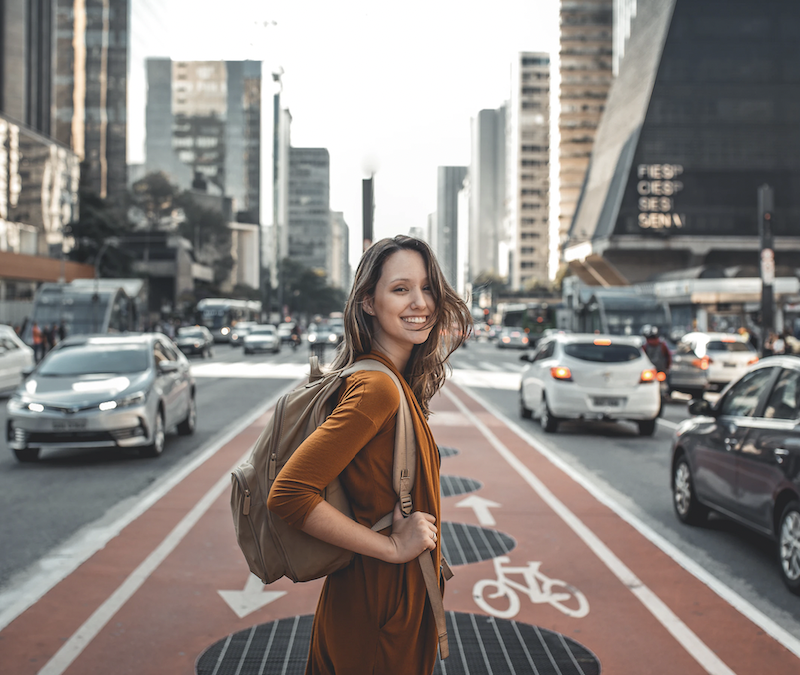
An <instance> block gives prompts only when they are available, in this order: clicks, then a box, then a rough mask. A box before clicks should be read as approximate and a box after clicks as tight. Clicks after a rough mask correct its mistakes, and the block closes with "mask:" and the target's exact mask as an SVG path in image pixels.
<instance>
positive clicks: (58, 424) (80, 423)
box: [53, 420, 86, 431]
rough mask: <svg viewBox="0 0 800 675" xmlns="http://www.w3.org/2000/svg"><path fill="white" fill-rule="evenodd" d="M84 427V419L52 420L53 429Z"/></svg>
mask: <svg viewBox="0 0 800 675" xmlns="http://www.w3.org/2000/svg"><path fill="white" fill-rule="evenodd" d="M85 428H86V420H53V431H80V430H81V429H85Z"/></svg>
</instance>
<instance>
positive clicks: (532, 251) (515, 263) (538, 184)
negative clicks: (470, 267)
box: [506, 52, 550, 290]
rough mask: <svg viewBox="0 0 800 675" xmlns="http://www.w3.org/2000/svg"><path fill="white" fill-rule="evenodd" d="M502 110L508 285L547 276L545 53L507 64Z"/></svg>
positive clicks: (518, 285)
mask: <svg viewBox="0 0 800 675" xmlns="http://www.w3.org/2000/svg"><path fill="white" fill-rule="evenodd" d="M511 72H512V75H511V100H510V102H509V104H508V115H507V132H506V134H507V135H506V142H507V154H506V166H507V172H506V190H507V192H506V223H507V225H506V227H507V240H508V242H509V244H510V246H509V248H510V250H511V269H510V270H509V272H510V274H509V276H510V279H509V281H510V285H511V288H512V289H514V290H524V289H526V288H528V287H530V286H531V285H533V284H536V283H540V284H546V283H547V282H548V280H549V266H548V263H549V256H550V253H549V250H550V231H549V229H550V56H549V55H548V54H546V53H540V52H521V53H520V54H518V56H517V58H516V60H515V61H514V63H513V64H512V69H511Z"/></svg>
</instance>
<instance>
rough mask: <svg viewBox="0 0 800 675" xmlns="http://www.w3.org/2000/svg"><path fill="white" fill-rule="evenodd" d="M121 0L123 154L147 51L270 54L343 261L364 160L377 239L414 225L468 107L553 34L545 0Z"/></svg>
mask: <svg viewBox="0 0 800 675" xmlns="http://www.w3.org/2000/svg"><path fill="white" fill-rule="evenodd" d="M131 2H132V13H133V17H132V25H131V31H132V43H131V77H130V83H129V107H130V110H129V160H128V161H130V162H134V163H135V162H142V161H143V160H144V107H145V97H146V91H145V90H146V83H145V76H144V59H145V58H146V57H148V56H168V57H171V58H173V59H185V60H216V59H227V60H237V59H247V58H250V59H256V60H261V61H264V62H265V64H266V66H267V68H268V69H274V68H275V67H277V66H280V67H282V68H283V70H284V76H283V101H284V103H285V105H286V106H287V107H288V108H289V109H290V111H291V114H292V129H291V135H292V145H294V146H296V147H326V148H328V150H329V151H330V156H331V209H333V210H335V211H344V215H345V220H346V221H347V223H348V225H349V226H350V239H351V260H352V261H353V263H355V262H356V261H357V259H358V255H359V253H360V241H361V180H362V178H364V177H366V176H367V175H368V171H369V169H370V168H372V169H374V170H375V203H376V208H375V236H376V238H381V237H385V236H391V235H394V234H399V233H402V234H407V233H408V230H409V228H410V227H425V225H426V222H427V215H428V214H429V213H431V212H433V211H435V210H436V167H437V166H440V165H467V164H469V160H470V141H469V129H470V118H471V117H474V116H475V115H476V114H477V112H478V111H479V110H481V109H483V108H496V107H499V106H500V105H502V104H503V102H504V101H505V100H506V99H507V98H508V96H509V88H510V81H509V74H510V64H511V60H512V57H513V55H514V53H516V52H519V51H546V52H551V53H552V52H554V51H555V50H556V49H557V44H558V0H491V1H488V2H487V1H480V2H479V1H477V0H426V1H424V0H405V1H404V2H402V3H389V2H381V1H380V0H377V1H376V0H273V1H271V2H270V1H266V0H131ZM272 22H274V23H272ZM265 24H269V25H266V26H265Z"/></svg>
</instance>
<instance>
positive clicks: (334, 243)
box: [329, 211, 350, 291]
mask: <svg viewBox="0 0 800 675" xmlns="http://www.w3.org/2000/svg"><path fill="white" fill-rule="evenodd" d="M330 270H331V273H330V279H329V284H330V285H331V286H334V287H336V288H342V289H344V290H346V291H347V290H349V289H350V228H349V227H348V226H347V223H346V222H345V219H344V213H342V212H341V211H332V212H331V262H330Z"/></svg>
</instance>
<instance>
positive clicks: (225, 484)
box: [39, 449, 249, 675]
mask: <svg viewBox="0 0 800 675" xmlns="http://www.w3.org/2000/svg"><path fill="white" fill-rule="evenodd" d="M248 454H249V449H248V452H247V453H245V454H244V455H243V456H242V461H243V459H244V458H245V457H246V456H247V455H248ZM230 484H231V478H230V476H229V475H227V474H226V475H224V476H222V477H221V478H220V479H219V480H218V481H217V482H216V483H215V484H214V486H213V487H212V488H211V489H210V490H209V491H208V492H206V493H205V495H203V497H202V498H201V499H200V501H198V502H197V504H195V505H194V506H193V507H192V509H191V511H189V513H187V514H186V515H185V516H184V517H183V519H182V520H181V522H180V523H178V524H177V525H176V526H175V527H174V528H173V530H172V532H170V533H169V534H168V535H167V536H166V538H165V539H164V541H162V542H161V543H160V544H159V545H158V546H157V547H156V548H155V549H154V550H153V551H152V553H150V555H148V556H147V558H145V559H144V561H142V563H141V564H140V565H139V566H138V567H137V568H136V569H135V570H133V572H131V573H130V575H129V576H128V578H127V579H125V581H123V582H122V584H121V585H120V586H119V588H117V590H116V591H114V592H113V593H112V594H111V595H110V596H109V597H108V599H107V600H106V601H105V602H104V603H103V604H102V605H100V606H99V607H98V608H97V609H96V610H95V611H94V612H93V613H92V615H91V616H90V617H89V618H88V619H87V620H86V621H85V622H84V623H83V625H82V626H81V627H80V628H79V629H78V630H77V631H75V633H73V634H72V636H71V637H70V638H69V640H67V641H66V642H65V643H64V644H63V645H62V646H61V649H59V650H58V651H57V652H56V653H55V654H54V655H53V657H52V658H51V659H50V660H49V661H48V662H47V663H46V664H45V666H44V667H43V668H42V669H41V670H40V671H39V675H62V673H63V672H64V671H65V670H66V669H67V668H69V667H70V665H72V663H73V661H75V659H77V658H78V657H79V656H80V654H81V652H83V650H84V649H86V647H88V646H89V644H90V643H91V641H92V640H94V638H96V637H97V635H98V634H99V633H100V631H101V630H103V628H105V626H106V624H108V622H109V621H111V619H112V618H113V617H114V615H115V614H116V613H117V612H118V611H119V610H120V609H122V607H123V606H124V605H125V603H126V602H128V600H130V599H131V598H132V597H133V595H134V594H135V593H136V591H138V590H139V589H140V588H141V587H142V585H143V584H144V582H145V581H147V580H148V579H149V578H150V575H151V574H153V572H155V571H156V570H157V569H158V566H159V565H160V564H161V563H162V562H164V560H165V559H166V558H167V556H168V555H169V554H170V553H172V552H173V551H174V550H175V548H176V547H177V546H178V544H180V543H181V541H183V538H184V537H185V536H186V535H187V534H189V532H190V531H191V529H192V528H193V527H194V526H195V525H196V524H197V522H198V521H199V520H200V518H202V517H203V516H204V515H205V513H206V511H208V509H209V508H211V505H212V504H213V503H214V502H215V501H216V500H217V498H218V497H219V496H220V495H221V494H222V493H223V492H224V491H225V489H226V488H228V489H229V488H230Z"/></svg>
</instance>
